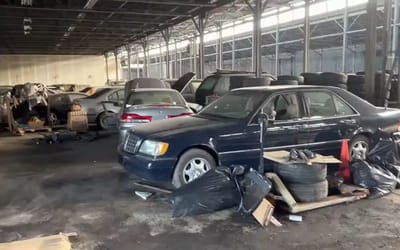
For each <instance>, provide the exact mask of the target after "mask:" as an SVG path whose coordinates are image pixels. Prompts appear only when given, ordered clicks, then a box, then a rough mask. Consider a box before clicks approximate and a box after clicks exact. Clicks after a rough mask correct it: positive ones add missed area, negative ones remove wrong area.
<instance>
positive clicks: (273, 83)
mask: <svg viewBox="0 0 400 250" xmlns="http://www.w3.org/2000/svg"><path fill="white" fill-rule="evenodd" d="M276 85H299V83H298V82H297V81H295V80H276V81H271V86H276Z"/></svg>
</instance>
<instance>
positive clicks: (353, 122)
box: [339, 119, 357, 124]
mask: <svg viewBox="0 0 400 250" xmlns="http://www.w3.org/2000/svg"><path fill="white" fill-rule="evenodd" d="M339 122H340V123H342V124H356V123H357V121H356V120H355V119H343V120H340V121H339Z"/></svg>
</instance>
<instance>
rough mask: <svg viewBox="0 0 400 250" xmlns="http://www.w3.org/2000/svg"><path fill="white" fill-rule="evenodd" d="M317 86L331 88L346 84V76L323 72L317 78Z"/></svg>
mask: <svg viewBox="0 0 400 250" xmlns="http://www.w3.org/2000/svg"><path fill="white" fill-rule="evenodd" d="M318 79H319V84H318V85H323V86H331V85H336V84H346V83H347V76H346V75H345V74H343V73H334V72H323V73H321V74H320V75H319V76H318Z"/></svg>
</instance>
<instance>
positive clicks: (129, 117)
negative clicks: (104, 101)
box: [121, 114, 153, 122]
mask: <svg viewBox="0 0 400 250" xmlns="http://www.w3.org/2000/svg"><path fill="white" fill-rule="evenodd" d="M152 119H153V117H151V116H148V115H138V114H122V115H121V122H151V120H152Z"/></svg>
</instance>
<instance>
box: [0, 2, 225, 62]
mask: <svg viewBox="0 0 400 250" xmlns="http://www.w3.org/2000/svg"><path fill="white" fill-rule="evenodd" d="M231 2H233V1H232V0H0V54H86V55H91V54H103V53H105V52H107V51H111V50H113V49H115V48H118V47H121V46H123V45H126V44H128V43H131V42H137V41H140V40H141V39H144V38H145V37H147V36H149V35H152V34H155V33H157V32H160V31H163V30H165V29H167V28H169V27H173V26H175V25H177V24H180V23H182V22H184V21H187V20H190V19H191V18H192V17H195V16H197V15H199V14H200V13H208V12H210V11H213V10H214V9H216V8H218V7H220V6H222V5H225V4H228V3H231Z"/></svg>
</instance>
